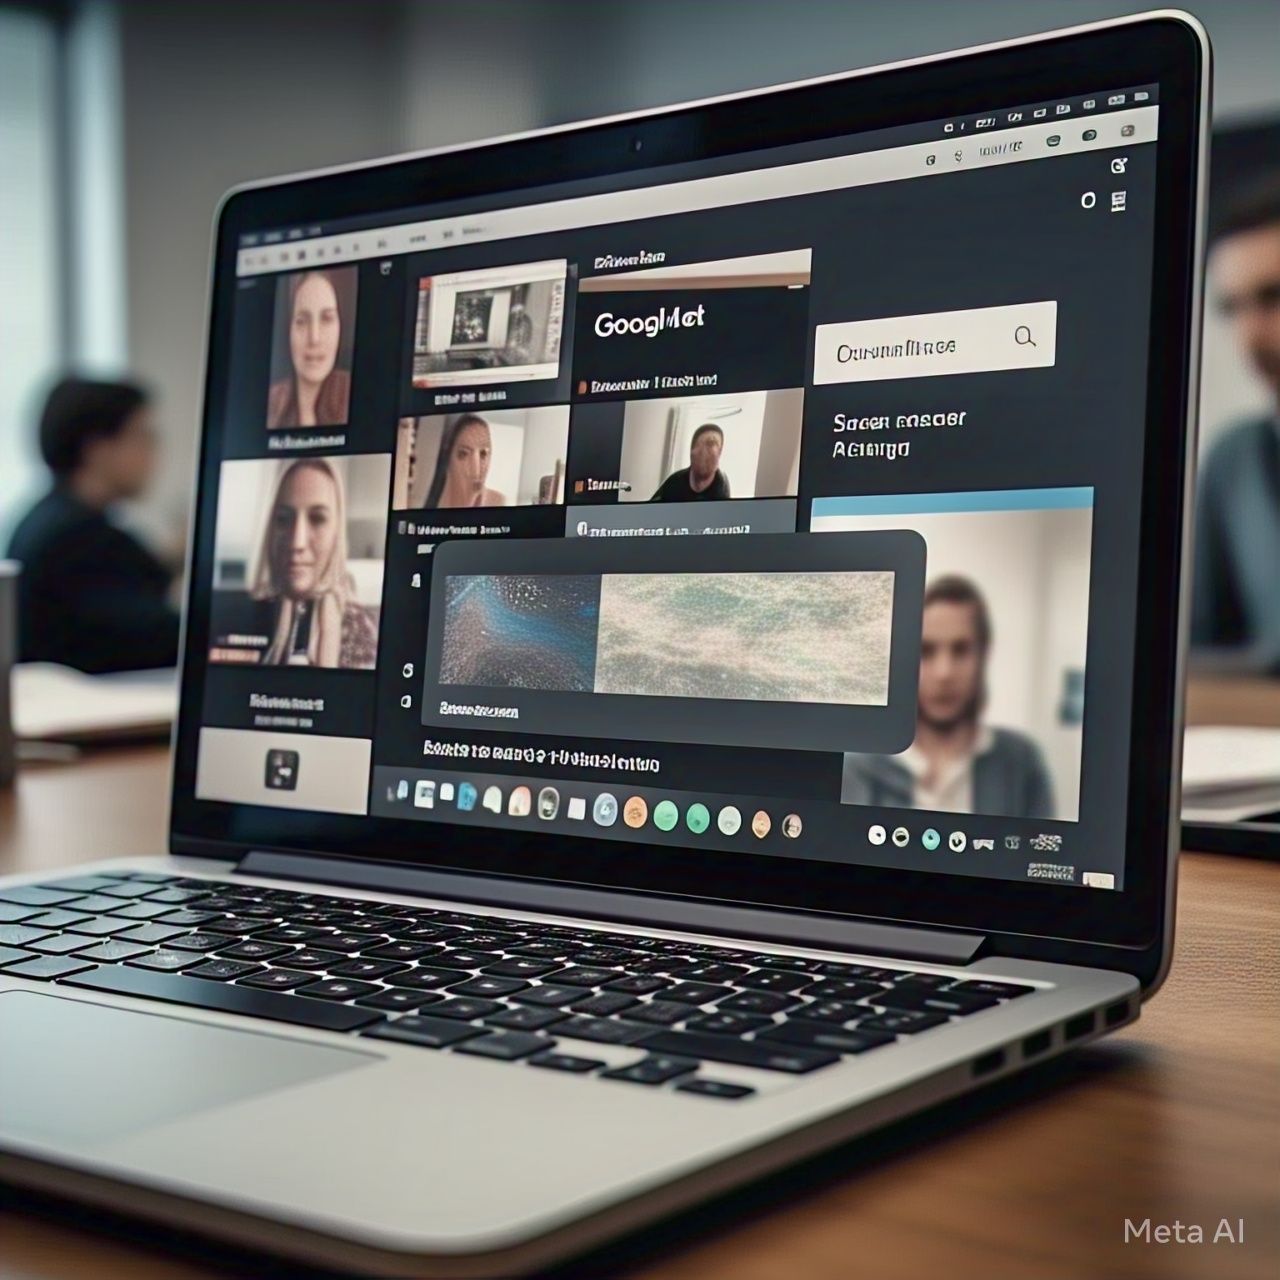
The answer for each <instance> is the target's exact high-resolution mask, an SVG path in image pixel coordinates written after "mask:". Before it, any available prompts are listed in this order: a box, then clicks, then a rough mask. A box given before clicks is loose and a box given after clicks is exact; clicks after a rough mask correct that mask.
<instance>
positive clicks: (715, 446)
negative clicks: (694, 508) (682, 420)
mask: <svg viewBox="0 0 1280 1280" xmlns="http://www.w3.org/2000/svg"><path fill="white" fill-rule="evenodd" d="M723 452H724V432H723V431H721V430H720V428H719V427H717V426H716V424H715V423H714V422H704V423H703V424H702V426H700V427H699V428H698V429H697V431H695V432H694V433H693V440H692V442H691V443H690V445H689V465H688V466H687V467H685V468H684V470H683V471H673V472H672V473H671V474H670V475H669V476H668V477H667V478H666V479H665V480H664V481H663V482H662V483H661V484H660V485H659V486H658V492H657V493H655V494H654V495H653V497H652V498H650V499H649V501H650V502H723V501H724V500H725V499H726V498H727V497H729V477H728V476H726V475H725V473H724V472H723V471H721V470H720V455H721V453H723Z"/></svg>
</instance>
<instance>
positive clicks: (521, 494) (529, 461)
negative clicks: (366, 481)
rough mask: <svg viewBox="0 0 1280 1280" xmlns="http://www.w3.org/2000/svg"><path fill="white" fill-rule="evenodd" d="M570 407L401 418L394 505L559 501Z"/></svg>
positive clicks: (400, 507) (511, 504) (501, 504)
mask: <svg viewBox="0 0 1280 1280" xmlns="http://www.w3.org/2000/svg"><path fill="white" fill-rule="evenodd" d="M568 445H569V409H568V406H567V405H553V406H550V407H547V408H541V409H494V410H486V411H485V412H483V413H457V414H434V415H432V416H430V417H423V418H401V419H400V425H399V428H398V430H397V433H396V460H395V479H394V483H393V485H392V495H391V505H392V506H393V507H395V508H396V509H397V510H400V511H403V510H405V509H407V508H419V507H426V508H447V507H529V506H543V505H546V504H548V503H560V502H563V501H564V467H565V456H566V453H567V451H568Z"/></svg>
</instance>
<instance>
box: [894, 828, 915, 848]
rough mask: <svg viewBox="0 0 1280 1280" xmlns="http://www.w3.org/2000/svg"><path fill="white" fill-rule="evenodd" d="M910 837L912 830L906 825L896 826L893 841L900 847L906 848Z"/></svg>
mask: <svg viewBox="0 0 1280 1280" xmlns="http://www.w3.org/2000/svg"><path fill="white" fill-rule="evenodd" d="M910 839H911V832H910V831H908V830H907V829H906V827H894V829H893V843H894V844H896V845H897V846H898V848H899V849H905V848H906V847H907V841H908V840H910Z"/></svg>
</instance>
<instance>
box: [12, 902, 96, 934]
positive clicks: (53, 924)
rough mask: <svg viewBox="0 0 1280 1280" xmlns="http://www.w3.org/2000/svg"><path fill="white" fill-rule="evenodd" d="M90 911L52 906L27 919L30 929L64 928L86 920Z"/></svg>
mask: <svg viewBox="0 0 1280 1280" xmlns="http://www.w3.org/2000/svg"><path fill="white" fill-rule="evenodd" d="M89 916H90V913H88V912H85V911H68V910H67V909H66V908H65V907H54V909H53V910H52V911H42V912H41V913H40V914H39V915H38V916H36V917H35V918H34V919H32V920H28V921H27V925H28V927H30V928H32V929H66V928H68V927H69V926H70V925H73V924H79V923H80V922H81V921H82V920H88V919H89Z"/></svg>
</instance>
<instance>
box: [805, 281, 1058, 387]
mask: <svg viewBox="0 0 1280 1280" xmlns="http://www.w3.org/2000/svg"><path fill="white" fill-rule="evenodd" d="M1057 337H1058V304H1057V303H1056V302H1020V303H1018V304H1016V305H1015V306H1011V307H975V308H973V309H972V310H970V311H935V312H933V313H932V314H929V315H922V316H886V317H885V318H884V319H882V320H851V321H849V322H848V323H846V324H820V325H819V326H818V329H817V333H816V335H815V337H814V352H813V381H814V383H815V384H818V385H820V384H822V383H831V382H879V381H883V380H884V379H886V378H938V377H945V376H947V375H949V374H955V373H987V372H991V371H993V370H999V369H1043V368H1048V367H1051V366H1052V365H1053V364H1054V361H1055V355H1056V348H1057Z"/></svg>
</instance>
